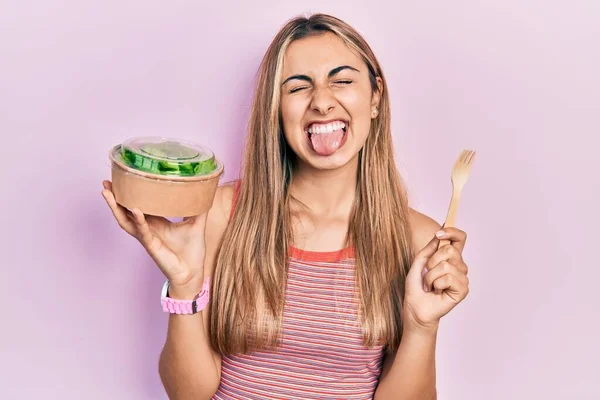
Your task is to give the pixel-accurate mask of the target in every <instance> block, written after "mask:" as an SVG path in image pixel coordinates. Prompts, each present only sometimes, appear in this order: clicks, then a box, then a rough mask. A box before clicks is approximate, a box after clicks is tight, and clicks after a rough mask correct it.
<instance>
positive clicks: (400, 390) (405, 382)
mask: <svg viewBox="0 0 600 400" xmlns="http://www.w3.org/2000/svg"><path fill="white" fill-rule="evenodd" d="M436 341H437V326H436V327H432V328H428V329H405V331H404V334H403V336H402V341H401V342H400V346H399V347H398V351H397V353H396V357H395V359H394V362H393V364H392V367H391V368H390V371H389V372H388V373H387V375H386V376H385V377H384V378H383V379H381V380H380V382H379V385H378V387H377V391H376V392H375V400H435V399H436V398H437V397H436V396H437V395H436V376H435V347H436Z"/></svg>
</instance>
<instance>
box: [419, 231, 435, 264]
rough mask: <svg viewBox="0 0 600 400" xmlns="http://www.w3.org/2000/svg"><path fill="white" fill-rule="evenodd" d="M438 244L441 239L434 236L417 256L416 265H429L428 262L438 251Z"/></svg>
mask: <svg viewBox="0 0 600 400" xmlns="http://www.w3.org/2000/svg"><path fill="white" fill-rule="evenodd" d="M438 243H439V239H438V238H437V237H435V236H434V237H433V238H432V239H431V240H430V241H429V243H427V245H426V246H425V247H423V248H422V249H421V250H420V251H419V252H418V253H417V254H416V255H415V259H414V264H419V265H421V266H424V265H425V264H426V263H427V260H428V259H429V258H430V257H431V256H432V255H433V254H435V252H436V251H437V245H438Z"/></svg>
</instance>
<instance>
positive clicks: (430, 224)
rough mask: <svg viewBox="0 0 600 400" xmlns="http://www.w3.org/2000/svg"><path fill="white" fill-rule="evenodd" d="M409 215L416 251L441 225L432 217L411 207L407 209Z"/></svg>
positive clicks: (425, 243) (423, 245)
mask: <svg viewBox="0 0 600 400" xmlns="http://www.w3.org/2000/svg"><path fill="white" fill-rule="evenodd" d="M409 216H410V225H411V229H412V236H413V245H414V250H415V252H418V251H420V250H421V249H422V248H423V247H425V246H426V245H427V243H429V241H430V240H431V239H432V238H433V236H434V235H435V233H436V232H437V231H438V230H439V229H440V228H441V227H442V226H441V225H440V224H439V223H438V222H437V221H436V220H434V219H433V218H431V217H429V216H427V215H425V214H423V213H421V212H419V211H417V210H414V209H412V208H411V209H410V211H409Z"/></svg>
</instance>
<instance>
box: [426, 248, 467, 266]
mask: <svg viewBox="0 0 600 400" xmlns="http://www.w3.org/2000/svg"><path fill="white" fill-rule="evenodd" d="M442 261H450V263H451V264H454V265H457V266H458V265H464V260H463V258H462V254H461V252H460V250H458V249H457V248H456V247H454V246H443V247H442V248H440V249H439V250H437V251H436V252H435V253H434V254H433V255H432V256H431V257H429V259H428V260H427V265H426V267H427V269H432V268H433V267H435V266H436V265H438V264H439V263H440V262H442Z"/></svg>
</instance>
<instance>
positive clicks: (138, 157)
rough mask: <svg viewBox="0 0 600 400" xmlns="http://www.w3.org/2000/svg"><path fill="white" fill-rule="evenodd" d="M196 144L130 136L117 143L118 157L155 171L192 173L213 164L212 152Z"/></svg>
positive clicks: (208, 170)
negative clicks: (130, 138)
mask: <svg viewBox="0 0 600 400" xmlns="http://www.w3.org/2000/svg"><path fill="white" fill-rule="evenodd" d="M144 139H146V140H147V141H146V142H144ZM148 140H149V141H148ZM140 142H142V143H140ZM196 147H197V149H195V148H192V147H190V146H186V145H184V144H181V143H178V142H176V141H173V140H163V139H158V140H157V139H156V138H141V139H132V140H130V141H128V142H126V143H124V144H123V145H122V146H121V157H122V159H123V161H124V162H125V163H126V164H127V165H128V166H130V167H131V168H134V169H137V170H140V171H145V172H149V173H153V174H158V175H175V176H194V175H205V174H209V173H211V172H213V171H214V170H215V169H216V168H217V164H216V162H215V158H214V155H213V154H212V152H211V151H210V150H208V149H205V148H202V147H200V146H196Z"/></svg>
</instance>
